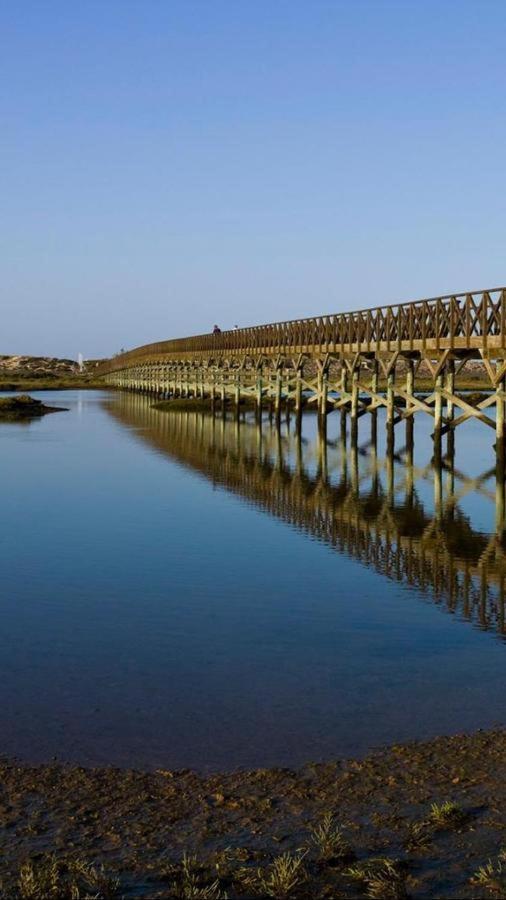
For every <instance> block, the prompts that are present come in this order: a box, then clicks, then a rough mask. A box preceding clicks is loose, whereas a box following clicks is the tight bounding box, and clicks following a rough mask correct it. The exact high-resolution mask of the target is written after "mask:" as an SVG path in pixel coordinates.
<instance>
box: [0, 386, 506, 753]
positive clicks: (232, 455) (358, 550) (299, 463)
mask: <svg viewBox="0 0 506 900" xmlns="http://www.w3.org/2000/svg"><path fill="white" fill-rule="evenodd" d="M37 396H40V397H41V399H44V400H46V402H50V403H51V404H52V405H61V406H67V407H70V411H69V412H68V413H65V414H61V415H49V416H46V417H45V418H43V419H39V420H36V421H33V422H31V423H29V424H26V423H25V424H21V423H16V424H2V425H0V472H1V483H2V526H1V530H0V570H1V572H2V582H1V585H2V588H1V595H0V598H1V609H2V629H1V633H0V676H1V677H0V703H1V708H2V730H1V741H0V753H1V754H2V755H9V756H12V755H15V756H18V757H19V758H21V759H23V760H30V761H45V760H50V759H52V758H53V757H57V758H58V759H63V760H70V761H74V762H79V763H83V764H104V763H111V764H116V765H122V766H141V767H154V766H156V767H164V768H182V767H197V768H199V769H203V770H205V769H220V768H221V769H225V768H228V769H229V768H236V767H238V766H270V765H297V764H300V763H302V762H304V761H307V760H309V759H312V760H322V759H328V758H330V757H335V756H340V755H350V754H357V753H363V752H365V751H366V750H368V749H369V748H371V747H376V746H378V745H381V744H384V743H387V742H394V741H401V740H406V739H411V738H424V737H429V736H432V735H436V734H439V733H443V732H445V733H450V732H455V731H461V730H466V729H474V728H479V727H489V726H491V725H494V724H498V723H503V722H504V718H505V716H504V700H503V692H504V687H505V686H506V678H505V672H506V646H505V644H504V641H503V634H504V630H505V629H504V622H503V613H504V602H503V599H504V587H503V574H502V552H503V550H502V539H498V538H497V537H495V536H494V534H495V531H496V529H498V530H499V531H500V530H501V527H500V526H501V523H497V524H496V503H495V499H496V484H495V474H494V470H493V467H494V456H493V451H492V447H491V442H490V437H491V433H489V430H488V429H484V428H483V426H481V425H480V424H476V423H472V422H470V423H468V424H466V425H464V426H462V427H461V428H460V429H459V432H458V434H457V454H456V459H455V467H454V470H453V471H451V470H450V471H445V472H443V474H442V477H441V478H439V477H437V473H435V472H434V470H433V468H432V466H431V464H430V459H431V438H430V433H429V425H428V424H427V422H426V421H425V417H423V416H420V417H417V419H418V420H417V422H416V427H415V450H414V460H413V465H411V464H410V460H409V456H407V455H406V453H405V452H404V451H403V448H402V446H401V445H402V436H401V434H402V433H401V432H399V435H398V437H397V441H398V455H397V456H396V458H393V459H392V458H390V459H386V458H385V449H384V440H383V436H384V426H383V422H382V420H381V419H380V420H379V422H378V437H379V443H378V446H377V447H376V448H374V446H372V445H371V444H370V441H369V435H370V423H369V418H370V417H368V416H365V417H364V418H363V419H362V420H361V421H360V439H359V448H358V449H357V448H355V449H354V448H351V447H350V441H349V437H348V441H347V448H346V450H344V448H343V446H342V443H341V441H340V437H339V435H340V425H339V420H338V419H337V417H336V418H334V417H330V418H329V435H328V439H329V440H328V444H327V445H326V446H325V445H324V444H323V443H322V442H321V441H319V440H318V438H317V434H316V429H315V422H314V419H313V418H312V417H311V416H307V417H306V418H305V420H304V427H303V436H302V441H300V442H298V441H297V439H296V435H295V432H294V427H293V422H292V423H291V424H290V425H287V423H286V421H283V423H282V427H281V430H280V432H278V431H277V429H276V428H275V427H274V425H273V424H272V423H269V421H268V419H266V420H265V422H264V424H263V426H262V428H261V429H259V428H258V427H257V426H256V425H255V423H254V421H253V419H252V418H250V417H249V416H247V417H245V419H244V421H242V422H241V423H240V424H238V425H237V424H236V423H235V422H234V421H232V420H230V421H226V422H223V421H222V420H221V418H216V419H213V418H212V417H210V416H208V415H205V414H197V413H169V414H167V413H161V412H157V411H155V410H152V409H150V401H149V400H148V399H146V398H144V397H140V396H135V395H130V394H108V393H105V392H104V393H100V392H92V391H89V392H86V391H80V392H77V391H76V392H64V393H56V392H44V393H41V394H40V395H37ZM399 427H400V426H399ZM485 432H486V433H485ZM492 437H493V435H492ZM482 476H483V477H482Z"/></svg>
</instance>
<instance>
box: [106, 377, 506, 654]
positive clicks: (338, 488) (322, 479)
mask: <svg viewBox="0 0 506 900" xmlns="http://www.w3.org/2000/svg"><path fill="white" fill-rule="evenodd" d="M106 402H107V409H108V412H109V413H110V414H111V415H112V416H114V418H115V419H117V420H118V421H119V422H121V423H123V424H124V425H126V426H127V427H128V428H129V429H133V430H134V431H135V432H137V434H138V435H139V437H141V438H142V439H143V440H145V441H147V442H148V443H150V444H151V445H152V446H153V447H155V448H156V449H157V450H158V451H160V452H161V453H164V454H166V455H167V456H169V457H170V458H172V459H173V460H175V461H177V462H178V463H180V464H183V465H185V466H187V467H188V468H190V469H193V470H195V471H198V472H199V473H201V474H202V475H204V476H205V477H206V478H208V479H209V480H210V481H212V483H213V484H214V485H218V486H220V487H223V488H226V489H227V490H228V491H231V492H232V493H234V494H237V495H239V496H241V497H242V498H244V499H246V500H247V501H248V503H250V504H252V505H254V506H256V507H258V508H260V509H262V510H263V511H264V512H267V513H269V514H270V515H272V516H275V517H276V518H278V519H281V520H282V521H284V522H286V523H287V524H289V525H291V526H292V527H295V528H297V529H298V530H300V531H303V532H305V533H307V534H308V535H309V536H310V537H313V538H315V539H317V540H319V541H322V542H325V543H326V544H328V545H329V546H330V547H332V548H335V549H336V550H337V551H338V552H339V553H345V554H348V555H349V556H351V557H353V558H355V559H356V560H358V561H359V562H360V563H362V564H364V565H366V566H369V567H371V568H373V569H375V570H376V571H377V572H378V573H380V574H381V575H382V576H384V577H385V578H388V579H392V580H395V581H397V582H403V583H405V584H406V585H410V586H412V587H414V588H416V589H417V590H418V591H420V592H422V593H423V594H425V595H427V596H429V597H431V598H432V599H433V600H434V602H436V603H437V604H438V605H440V606H441V608H443V609H445V610H447V611H448V612H449V613H453V614H457V615H458V617H459V618H460V619H461V620H462V621H468V622H471V623H473V624H475V625H476V626H478V627H480V628H482V629H486V630H488V629H495V630H496V631H497V632H498V633H499V634H500V635H501V636H503V635H504V634H505V633H506V627H505V612H504V594H505V591H504V585H505V574H506V553H505V547H506V543H505V540H504V532H505V521H504V519H505V513H504V477H503V473H502V472H501V471H496V467H495V466H494V467H493V468H489V469H488V470H486V471H484V472H483V473H482V474H481V475H480V476H478V477H473V478H470V477H467V476H466V475H465V474H464V473H463V472H461V471H459V470H458V469H457V468H455V465H454V458H453V456H450V457H448V458H447V459H446V460H443V462H442V465H438V464H436V463H435V462H434V460H433V459H432V460H430V461H429V462H428V463H427V465H425V466H424V467H418V466H416V465H415V464H414V462H413V443H412V442H411V444H408V446H407V447H406V448H404V449H403V450H399V451H398V452H397V453H395V454H394V453H387V454H385V455H384V456H381V455H380V454H379V453H378V446H377V442H376V438H375V432H374V431H373V434H372V439H371V440H370V441H369V442H367V443H366V444H359V443H358V442H356V441H355V442H351V443H348V444H347V437H346V434H345V433H341V435H340V436H339V437H338V439H337V441H335V442H333V441H329V440H327V439H326V437H325V436H324V435H323V434H322V432H321V431H318V429H316V428H315V429H314V435H313V436H312V437H311V438H310V439H308V438H307V437H304V436H303V435H301V433H300V430H298V429H296V428H292V427H291V423H290V419H289V418H287V419H283V420H282V421H280V420H279V419H277V418H271V419H270V420H269V419H264V420H263V421H261V422H259V421H258V419H256V418H255V417H254V415H251V416H247V415H245V416H243V418H242V420H241V421H238V420H237V419H236V417H235V416H234V417H231V418H230V419H229V418H217V417H215V416H214V415H211V414H208V413H205V412H197V411H188V412H181V411H178V412H169V413H166V412H160V411H158V410H155V409H153V408H151V405H150V402H151V401H150V400H149V399H147V398H146V397H144V396H142V395H140V394H135V393H126V392H118V393H116V394H115V395H114V396H113V397H112V398H111V399H108V400H107V401H106ZM427 488H428V489H429V493H427ZM473 494H474V495H476V496H477V497H479V498H480V500H481V501H483V502H485V503H487V504H488V505H489V508H490V520H491V522H495V530H493V531H492V532H491V533H484V532H483V531H480V530H479V529H478V528H477V527H474V526H473V522H472V520H471V519H470V517H469V516H468V515H467V514H465V513H464V511H463V509H462V506H461V504H462V501H463V500H464V498H468V497H469V495H473ZM422 497H425V499H422ZM427 498H428V499H427ZM431 498H432V500H431ZM494 507H495V511H494Z"/></svg>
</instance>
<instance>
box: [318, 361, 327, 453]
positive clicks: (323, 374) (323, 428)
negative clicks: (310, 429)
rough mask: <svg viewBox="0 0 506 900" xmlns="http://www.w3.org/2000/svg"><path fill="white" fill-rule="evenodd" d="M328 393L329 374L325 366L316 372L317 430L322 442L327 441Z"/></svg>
mask: <svg viewBox="0 0 506 900" xmlns="http://www.w3.org/2000/svg"><path fill="white" fill-rule="evenodd" d="M328 393H329V373H328V368H327V365H324V366H322V368H321V371H319V372H318V395H319V396H318V430H319V432H320V434H321V436H322V440H324V441H326V440H327V401H328Z"/></svg>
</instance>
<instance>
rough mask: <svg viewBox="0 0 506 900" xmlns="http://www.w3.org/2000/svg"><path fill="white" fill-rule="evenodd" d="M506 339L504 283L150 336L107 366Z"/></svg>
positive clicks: (488, 343)
mask: <svg viewBox="0 0 506 900" xmlns="http://www.w3.org/2000/svg"><path fill="white" fill-rule="evenodd" d="M505 346H506V288H493V289H489V290H482V291H472V292H470V293H464V294H452V295H448V296H445V297H434V298H430V299H426V300H417V301H414V302H410V303H400V304H397V305H395V306H380V307H376V308H374V309H366V310H361V311H359V312H351V313H337V314H335V315H328V316H317V317H315V318H307V319H295V320H292V321H288V322H276V323H273V324H270V325H255V326H252V327H248V328H238V329H234V330H233V331H224V332H221V333H220V334H200V335H195V336H193V337H186V338H177V339H175V340H169V341H160V342H158V343H154V344H146V345H144V346H143V347H138V348H136V349H135V350H130V351H128V352H127V353H123V354H121V355H120V356H117V357H115V358H114V359H112V360H109V361H108V362H107V363H106V364H105V365H104V367H103V369H104V371H113V370H116V369H121V368H125V367H129V366H130V365H132V364H133V363H134V362H138V361H139V360H141V359H153V358H157V357H174V358H178V357H183V356H188V355H195V356H199V355H203V356H209V357H212V356H218V357H219V356H227V355H231V356H233V355H238V354H242V355H250V356H253V357H254V356H260V355H262V354H270V355H272V354H276V353H303V352H308V353H312V354H325V353H341V354H347V353H374V352H382V351H394V350H404V351H409V350H420V351H429V350H434V351H439V350H443V349H464V350H465V349H485V350H486V349H487V348H488V347H493V348H498V347H505Z"/></svg>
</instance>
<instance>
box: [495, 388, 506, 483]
mask: <svg viewBox="0 0 506 900" xmlns="http://www.w3.org/2000/svg"><path fill="white" fill-rule="evenodd" d="M504 388H505V382H504V379H501V380H500V381H499V382H498V384H497V385H496V404H495V452H496V457H497V459H498V460H500V461H501V465H502V467H503V468H504V457H505V452H504V451H505V446H504V443H505V442H504V438H505V434H504V399H503V395H504Z"/></svg>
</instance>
